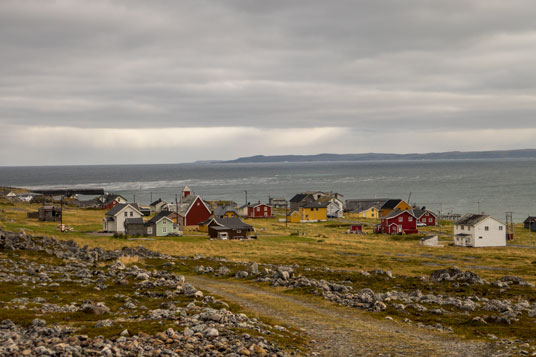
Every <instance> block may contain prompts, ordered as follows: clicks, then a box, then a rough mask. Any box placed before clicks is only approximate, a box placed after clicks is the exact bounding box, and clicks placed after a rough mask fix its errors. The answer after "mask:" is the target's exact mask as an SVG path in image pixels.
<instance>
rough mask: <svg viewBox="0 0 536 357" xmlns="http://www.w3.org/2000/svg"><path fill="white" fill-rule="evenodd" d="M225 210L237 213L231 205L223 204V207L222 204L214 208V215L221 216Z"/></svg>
mask: <svg viewBox="0 0 536 357" xmlns="http://www.w3.org/2000/svg"><path fill="white" fill-rule="evenodd" d="M227 212H234V213H237V212H236V210H235V208H234V207H232V206H229V205H227V206H225V207H222V206H217V207H216V208H214V215H215V216H223V215H224V214H226V213H227Z"/></svg>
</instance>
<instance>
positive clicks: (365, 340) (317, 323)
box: [187, 276, 494, 356]
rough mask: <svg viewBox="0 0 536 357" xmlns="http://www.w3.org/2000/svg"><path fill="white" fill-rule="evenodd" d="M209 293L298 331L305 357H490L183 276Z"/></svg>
mask: <svg viewBox="0 0 536 357" xmlns="http://www.w3.org/2000/svg"><path fill="white" fill-rule="evenodd" d="M187 279H188V281H190V282H192V283H193V284H194V285H196V286H197V287H198V288H200V289H203V290H205V291H207V292H209V293H211V294H214V295H218V296H221V297H222V298H224V299H226V300H228V301H230V302H233V303H236V304H238V305H240V306H241V307H243V308H244V309H245V310H248V311H250V312H252V313H254V314H258V315H259V316H267V317H270V318H274V319H277V320H279V321H282V322H284V323H286V324H288V325H291V326H293V327H295V328H298V329H301V330H302V331H304V332H305V333H306V334H307V335H308V336H309V337H310V338H311V343H310V346H309V347H310V350H309V351H308V354H309V355H320V356H369V355H372V356H378V355H382V356H394V355H396V356H490V355H492V354H493V350H494V348H493V345H492V344H489V343H482V342H475V341H464V340H460V339H459V338H457V337H455V336H453V335H449V334H445V333H435V332H431V331H428V330H424V329H418V328H415V327H413V326H408V325H407V324H402V323H398V322H393V321H380V320H377V319H374V318H373V317H371V316H370V314H369V313H367V312H364V311H360V310H357V309H351V308H348V307H342V306H338V305H335V304H333V303H330V302H328V301H324V300H319V299H316V298H311V299H309V300H306V299H305V298H299V297H293V296H289V295H287V294H284V293H282V292H280V291H278V290H277V289H272V288H263V287H258V286H254V285H252V284H249V283H242V282H234V281H228V280H216V279H211V278H208V277H200V276H188V277H187Z"/></svg>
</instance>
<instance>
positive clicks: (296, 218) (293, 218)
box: [287, 210, 301, 223]
mask: <svg viewBox="0 0 536 357" xmlns="http://www.w3.org/2000/svg"><path fill="white" fill-rule="evenodd" d="M287 219H288V221H289V222H290V223H300V220H301V216H300V213H299V212H298V211H296V210H293V211H290V212H289V213H288V216H287Z"/></svg>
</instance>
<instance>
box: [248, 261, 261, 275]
mask: <svg viewBox="0 0 536 357" xmlns="http://www.w3.org/2000/svg"><path fill="white" fill-rule="evenodd" d="M248 273H249V274H251V275H259V264H257V263H255V262H253V263H252V264H251V265H250V266H249V267H248Z"/></svg>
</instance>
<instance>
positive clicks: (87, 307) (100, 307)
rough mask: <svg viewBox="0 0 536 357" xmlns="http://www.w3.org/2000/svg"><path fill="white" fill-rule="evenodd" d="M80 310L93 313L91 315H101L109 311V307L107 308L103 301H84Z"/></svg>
mask: <svg viewBox="0 0 536 357" xmlns="http://www.w3.org/2000/svg"><path fill="white" fill-rule="evenodd" d="M80 310H81V311H82V312H85V313H86V314H93V315H103V314H107V313H109V312H110V309H109V308H107V307H106V306H105V305H104V303H98V304H89V303H86V304H84V305H82V307H81V309H80Z"/></svg>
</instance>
